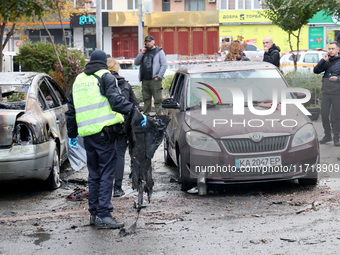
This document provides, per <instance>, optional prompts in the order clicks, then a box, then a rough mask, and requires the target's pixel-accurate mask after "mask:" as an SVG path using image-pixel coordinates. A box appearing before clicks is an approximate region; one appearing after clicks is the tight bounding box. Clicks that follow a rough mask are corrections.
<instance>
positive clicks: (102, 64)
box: [66, 50, 146, 228]
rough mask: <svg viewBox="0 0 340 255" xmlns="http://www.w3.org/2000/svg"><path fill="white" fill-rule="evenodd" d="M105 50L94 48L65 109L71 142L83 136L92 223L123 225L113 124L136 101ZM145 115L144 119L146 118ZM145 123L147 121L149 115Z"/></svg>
mask: <svg viewBox="0 0 340 255" xmlns="http://www.w3.org/2000/svg"><path fill="white" fill-rule="evenodd" d="M106 60H107V57H106V53H105V52H104V51H101V50H95V51H94V52H93V53H92V54H91V59H90V62H89V63H88V64H87V65H86V67H85V70H84V72H83V73H81V74H79V75H78V76H77V78H76V80H75V82H74V84H73V87H72V90H71V92H70V97H69V102H68V108H69V110H68V111H67V113H66V117H67V128H68V136H69V137H70V138H69V145H70V146H71V147H73V148H75V149H76V148H77V138H76V137H77V135H79V136H82V137H84V146H85V150H86V155H87V168H88V171H89V176H88V185H89V196H88V200H89V212H90V214H91V216H90V225H96V226H98V227H102V228H120V227H123V226H124V224H123V223H120V222H117V221H116V220H115V219H114V218H113V217H112V215H111V213H112V211H113V206H112V204H111V197H112V189H113V179H114V174H115V165H116V150H115V144H114V142H115V135H117V134H115V132H114V125H115V124H117V123H120V122H122V121H123V120H124V118H123V116H122V114H131V112H132V111H133V110H134V108H133V104H132V103H131V102H129V101H127V100H126V99H125V98H124V97H123V96H122V95H121V94H120V89H119V87H118V85H117V82H116V79H115V78H114V76H113V75H112V74H111V73H110V72H109V71H108V69H107V65H106ZM143 118H144V119H143ZM141 119H143V121H142V123H141V124H142V125H145V124H146V117H145V116H143V117H141Z"/></svg>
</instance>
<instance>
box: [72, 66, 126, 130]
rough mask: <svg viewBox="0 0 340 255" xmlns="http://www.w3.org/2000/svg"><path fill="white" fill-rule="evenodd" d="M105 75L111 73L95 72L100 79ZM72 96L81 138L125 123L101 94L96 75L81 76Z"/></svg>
mask: <svg viewBox="0 0 340 255" xmlns="http://www.w3.org/2000/svg"><path fill="white" fill-rule="evenodd" d="M104 73H109V71H108V70H105V69H101V70H99V71H97V72H95V74H96V75H98V76H99V77H102V75H103V74H104ZM72 96H73V104H74V108H75V112H76V121H77V126H78V134H79V135H80V136H88V135H93V134H97V133H99V132H101V131H102V129H103V128H104V127H106V126H111V125H114V124H117V123H119V122H123V121H124V117H123V115H122V114H120V113H117V112H114V111H112V109H111V106H110V103H109V101H108V100H107V98H106V97H105V96H102V95H101V94H100V89H99V85H98V79H97V78H96V77H95V76H94V75H87V74H86V73H84V72H83V73H81V74H79V75H78V76H77V78H76V80H75V82H74V83H73V87H72Z"/></svg>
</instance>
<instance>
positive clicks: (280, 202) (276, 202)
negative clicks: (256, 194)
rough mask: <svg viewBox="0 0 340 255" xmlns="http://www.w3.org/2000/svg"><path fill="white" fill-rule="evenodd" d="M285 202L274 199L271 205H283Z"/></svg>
mask: <svg viewBox="0 0 340 255" xmlns="http://www.w3.org/2000/svg"><path fill="white" fill-rule="evenodd" d="M282 204H283V202H282V201H273V202H271V205H282Z"/></svg>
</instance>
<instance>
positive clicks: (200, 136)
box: [185, 131, 221, 152]
mask: <svg viewBox="0 0 340 255" xmlns="http://www.w3.org/2000/svg"><path fill="white" fill-rule="evenodd" d="M185 138H186V140H187V143H188V144H189V145H190V147H192V148H194V149H198V150H202V151H216V152H220V151H221V149H220V146H219V145H218V144H217V142H216V140H215V139H214V138H212V137H211V136H209V135H206V134H204V133H201V132H197V131H189V132H187V133H186V136H185Z"/></svg>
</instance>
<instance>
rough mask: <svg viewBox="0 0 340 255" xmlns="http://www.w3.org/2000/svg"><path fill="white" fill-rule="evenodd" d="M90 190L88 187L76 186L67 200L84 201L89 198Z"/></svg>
mask: <svg viewBox="0 0 340 255" xmlns="http://www.w3.org/2000/svg"><path fill="white" fill-rule="evenodd" d="M88 196H89V192H88V191H87V190H86V189H81V188H76V189H74V192H72V193H71V194H70V195H68V196H67V198H66V199H67V201H82V200H85V199H87V198H88Z"/></svg>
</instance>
